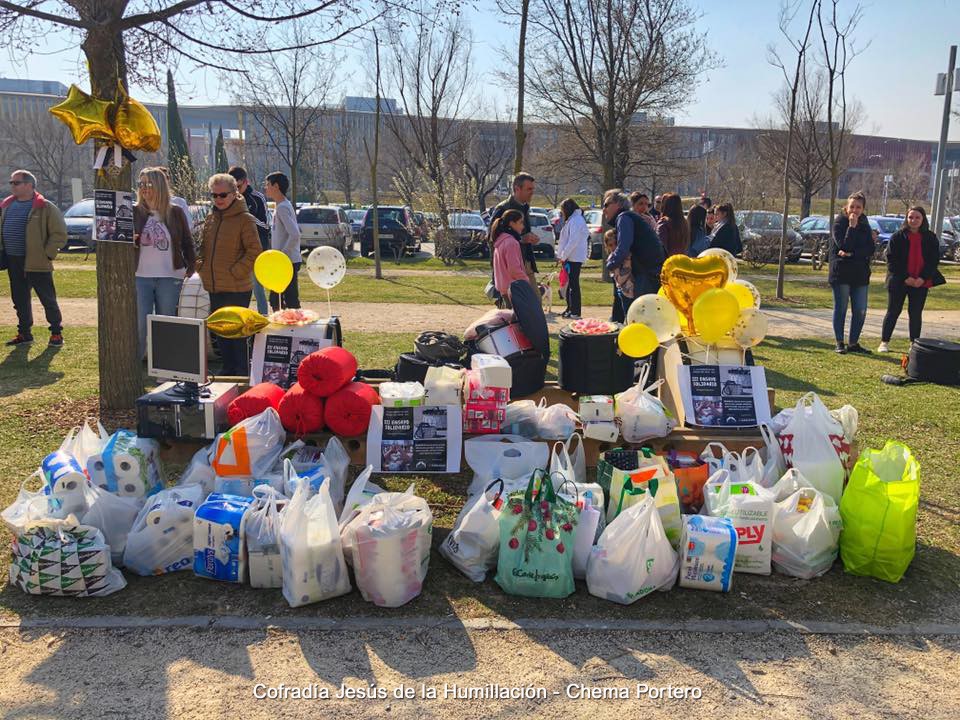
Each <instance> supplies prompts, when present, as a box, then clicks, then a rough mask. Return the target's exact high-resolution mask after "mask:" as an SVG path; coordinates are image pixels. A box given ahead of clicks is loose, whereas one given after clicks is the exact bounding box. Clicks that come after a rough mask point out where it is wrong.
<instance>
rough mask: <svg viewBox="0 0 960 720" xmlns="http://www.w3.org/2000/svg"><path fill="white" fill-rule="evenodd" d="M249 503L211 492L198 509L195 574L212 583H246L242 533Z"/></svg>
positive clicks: (194, 560)
mask: <svg viewBox="0 0 960 720" xmlns="http://www.w3.org/2000/svg"><path fill="white" fill-rule="evenodd" d="M252 503H253V498H252V497H241V496H239V495H224V494H221V493H211V494H210V495H209V496H208V497H207V499H206V500H204V501H203V503H202V504H201V505H200V507H198V508H197V513H196V515H195V516H194V520H193V571H194V573H196V574H197V575H199V576H200V577H205V578H210V579H211V580H222V581H224V582H232V583H243V582H245V581H246V577H247V556H246V547H245V545H244V532H245V530H246V513H247V510H249V509H250V505H251V504H252Z"/></svg>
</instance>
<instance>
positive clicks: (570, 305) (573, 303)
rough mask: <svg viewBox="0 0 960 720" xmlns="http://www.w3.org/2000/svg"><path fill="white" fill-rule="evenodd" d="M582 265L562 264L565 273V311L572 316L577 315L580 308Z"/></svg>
mask: <svg viewBox="0 0 960 720" xmlns="http://www.w3.org/2000/svg"><path fill="white" fill-rule="evenodd" d="M582 265H583V263H578V262H570V261H569V260H568V261H567V262H565V263H564V264H563V267H564V269H565V270H566V271H567V311H568V312H569V313H571V314H573V315H579V314H580V311H581V309H582V308H581V306H580V267H581V266H582Z"/></svg>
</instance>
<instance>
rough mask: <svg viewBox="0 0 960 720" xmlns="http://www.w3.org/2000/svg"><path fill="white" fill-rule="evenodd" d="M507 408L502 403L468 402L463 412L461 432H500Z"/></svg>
mask: <svg viewBox="0 0 960 720" xmlns="http://www.w3.org/2000/svg"><path fill="white" fill-rule="evenodd" d="M506 414H507V408H506V406H505V405H503V404H502V403H495V402H468V403H467V405H466V407H465V408H464V411H463V431H464V432H465V433H473V434H490V433H498V432H500V428H501V427H502V426H503V421H504V419H505V418H506Z"/></svg>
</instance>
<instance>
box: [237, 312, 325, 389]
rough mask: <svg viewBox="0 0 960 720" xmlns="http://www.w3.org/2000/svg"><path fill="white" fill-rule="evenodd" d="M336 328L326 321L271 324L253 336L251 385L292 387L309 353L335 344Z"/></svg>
mask: <svg viewBox="0 0 960 720" xmlns="http://www.w3.org/2000/svg"><path fill="white" fill-rule="evenodd" d="M332 330H333V328H332V327H331V326H330V325H329V324H327V323H324V322H319V323H313V324H311V325H302V326H301V325H297V326H291V327H280V326H271V327H268V328H267V329H266V330H262V331H261V332H259V333H257V334H256V335H255V336H254V338H253V356H252V359H251V362H250V385H251V386H252V385H256V384H257V383H262V382H271V383H273V384H274V385H279V386H280V387H282V388H287V389H289V388H290V386H291V385H293V384H294V383H295V382H296V381H297V368H298V367H300V361H301V360H303V359H304V358H305V357H306V356H307V355H309V354H310V353H312V352H314V351H315V350H320V349H321V348H325V347H330V346H331V345H333V339H332V338H331V337H330V335H331V334H332Z"/></svg>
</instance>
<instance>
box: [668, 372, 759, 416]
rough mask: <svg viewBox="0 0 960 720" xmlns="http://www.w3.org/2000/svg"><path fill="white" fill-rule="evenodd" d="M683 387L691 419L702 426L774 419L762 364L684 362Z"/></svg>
mask: <svg viewBox="0 0 960 720" xmlns="http://www.w3.org/2000/svg"><path fill="white" fill-rule="evenodd" d="M679 379H680V389H681V394H682V395H683V406H684V413H685V415H686V418H687V422H688V423H691V424H693V425H698V426H701V427H729V428H741V427H756V426H757V425H759V424H760V423H764V422H769V421H770V400H769V397H768V395H767V378H766V375H765V374H764V371H763V368H762V367H760V366H741V365H684V366H682V367H681V368H680V378H679Z"/></svg>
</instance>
